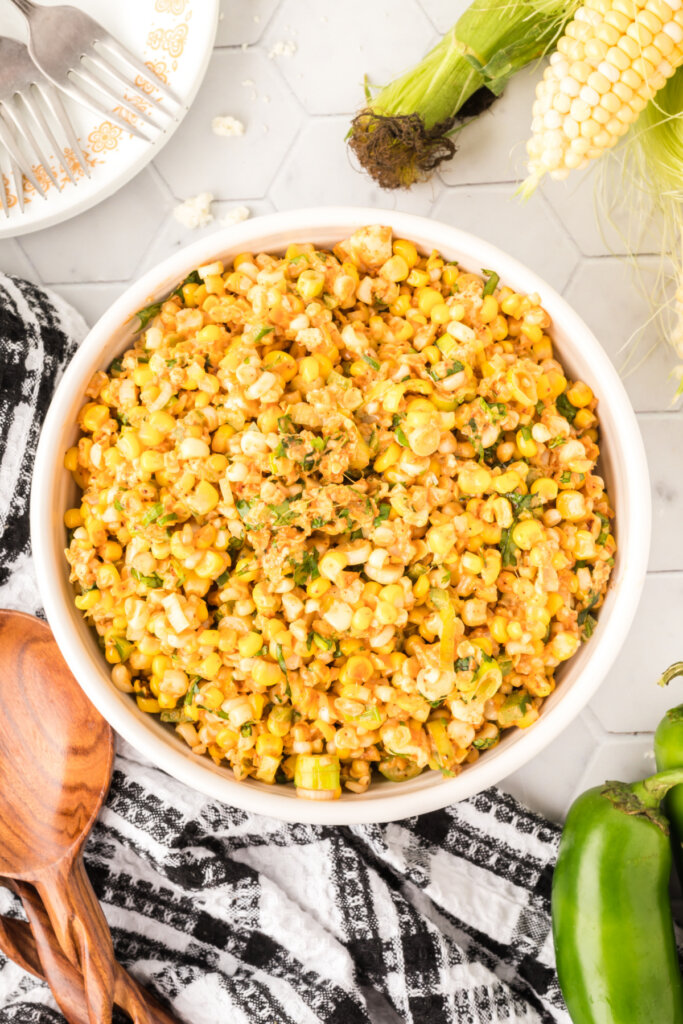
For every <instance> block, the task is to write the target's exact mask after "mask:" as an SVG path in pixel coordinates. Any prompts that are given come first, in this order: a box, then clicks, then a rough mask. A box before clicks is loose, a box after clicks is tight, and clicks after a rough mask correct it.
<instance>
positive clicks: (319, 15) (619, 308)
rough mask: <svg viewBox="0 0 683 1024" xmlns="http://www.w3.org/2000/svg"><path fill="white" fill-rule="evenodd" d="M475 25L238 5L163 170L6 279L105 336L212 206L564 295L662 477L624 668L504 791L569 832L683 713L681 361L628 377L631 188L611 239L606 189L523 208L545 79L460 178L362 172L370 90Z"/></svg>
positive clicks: (476, 142) (489, 125)
mask: <svg viewBox="0 0 683 1024" xmlns="http://www.w3.org/2000/svg"><path fill="white" fill-rule="evenodd" d="M464 6H465V2H464V0H456V2H455V3H453V0H344V2H343V3H340V2H339V0H229V2H228V0H226V2H225V3H224V16H223V18H222V20H221V23H220V27H219V32H218V39H217V45H216V51H215V54H214V56H213V58H212V62H211V65H210V67H209V71H208V74H207V77H206V80H205V82H204V85H203V86H202V88H201V90H200V92H199V95H198V97H197V99H196V101H195V104H194V106H193V108H192V111H191V112H190V114H189V115H188V116H187V118H186V120H185V121H184V123H183V124H182V126H181V127H180V129H179V130H178V132H177V133H176V135H175V136H174V138H173V139H172V140H171V142H170V143H169V144H168V145H167V147H166V148H165V149H164V150H163V151H162V152H161V153H160V154H159V156H158V157H157V159H156V160H155V161H154V163H153V164H152V165H150V166H149V167H148V168H147V169H146V170H144V171H143V172H142V173H141V174H139V175H138V177H137V178H136V179H135V180H134V181H132V182H131V183H130V184H129V185H127V186H126V187H125V188H123V189H122V190H121V191H120V192H119V193H118V194H117V195H115V196H113V197H112V198H110V199H108V200H106V201H105V202H103V203H102V204H101V205H100V206H98V207H96V208H95V209H93V210H91V211H89V212H87V213H85V214H83V215H81V216H80V217H77V218H75V219H73V220H71V221H69V222H68V223H65V224H61V225H59V226H57V227H54V228H50V229H47V230H45V231H41V232H37V233H35V234H32V235H28V236H25V237H23V238H21V239H17V240H10V241H3V242H0V269H2V270H3V271H6V272H9V273H14V274H19V275H22V276H26V277H29V278H32V279H33V280H38V281H41V282H43V283H44V284H46V285H49V286H50V287H53V288H55V289H56V290H57V291H59V292H60V293H61V294H62V295H63V296H64V297H65V298H67V299H68V300H69V301H71V302H72V303H73V304H74V305H75V306H76V307H77V308H78V309H80V311H81V312H82V313H83V314H84V316H85V317H86V319H87V320H88V321H89V322H91V323H92V322H93V321H94V320H95V319H96V318H97V317H98V316H99V314H100V313H101V312H102V311H103V310H104V309H106V307H107V306H108V305H109V304H110V303H111V302H112V300H113V299H115V298H116V297H117V296H118V295H119V294H120V293H121V292H122V291H123V290H124V288H125V287H126V285H127V284H128V283H129V282H130V281H131V280H133V279H134V278H135V277H136V276H137V275H138V274H139V273H140V272H141V271H143V270H145V269H147V268H148V267H150V266H153V265H154V264H155V263H156V262H158V261H159V260H160V259H162V258H163V257H165V256H167V255H168V254H169V253H171V252H172V251H173V250H174V249H176V248H178V247H179V246H181V245H184V244H186V243H187V242H189V241H191V240H193V239H194V238H195V237H196V235H197V232H191V231H188V230H186V229H184V228H183V227H181V225H180V224H179V223H178V222H177V221H175V220H174V219H173V217H172V209H173V207H174V206H175V205H176V204H177V202H179V201H180V200H183V199H185V198H187V197H188V196H191V195H194V194H195V193H197V192H200V191H209V192H212V193H213V194H214V195H215V197H216V199H217V202H216V203H215V204H214V214H215V217H216V220H218V219H219V218H220V217H221V216H223V215H224V213H225V212H226V211H227V210H228V209H230V208H231V207H232V206H234V205H237V204H240V205H242V204H244V205H246V206H248V207H249V208H250V210H251V212H252V215H256V214H259V213H263V212H267V211H271V210H273V209H287V208H293V207H296V206H302V205H314V204H317V203H348V204H363V205H368V206H373V207H376V208H380V209H381V208H402V209H405V210H408V211H411V212H415V213H420V214H424V215H432V216H434V217H437V218H439V219H442V220H445V221H448V222H449V223H453V224H457V225H458V226H459V227H463V228H465V229H467V230H469V231H472V232H474V233H476V234H479V235H481V236H483V237H484V238H487V239H489V240H490V241H492V242H494V243H496V244H498V245H499V246H500V247H501V248H503V249H506V250H508V251H509V252H511V253H512V254H514V255H515V256H517V257H519V258H520V259H522V260H524V261H525V262H526V263H528V264H529V265H530V266H531V267H533V268H534V269H535V270H537V271H538V272H539V273H540V274H541V275H542V276H543V277H545V278H546V279H547V280H548V281H549V282H550V283H551V284H552V285H554V286H555V287H556V288H558V289H559V290H560V291H562V292H563V293H564V294H565V295H566V297H567V298H568V300H569V301H570V302H571V303H572V304H573V305H574V307H575V308H576V309H577V310H578V312H579V313H580V314H581V315H582V316H583V317H584V318H585V319H586V320H587V322H588V323H589V325H590V326H591V327H592V328H593V330H594V331H595V332H596V333H597V335H598V337H599V338H600V340H601V341H602V343H603V345H604V346H605V348H606V350H607V351H608V353H609V354H610V356H611V358H612V359H613V361H614V362H615V364H616V365H617V366H618V367H619V368H620V369H622V370H623V371H624V375H625V382H626V386H627V389H628V391H629V394H630V396H631V399H632V401H633V403H634V406H635V408H636V410H637V412H638V415H639V419H640V423H641V427H642V430H643V435H644V438H645V443H646V446H647V450H648V455H649V459H650V468H651V473H652V482H653V490H654V498H655V515H654V535H653V537H654V539H653V544H652V551H651V556H650V574H649V576H648V580H647V585H646V587H645V592H644V595H643V600H642V603H641V608H640V611H639V613H638V617H637V620H636V622H635V625H634V628H633V630H632V631H631V634H630V636H629V639H628V641H627V643H626V646H625V648H624V650H623V651H622V654H621V656H620V657H619V659H618V662H617V664H616V665H615V667H614V669H613V670H612V672H611V673H610V675H609V677H608V679H607V680H606V681H605V683H604V685H603V687H602V689H601V690H600V692H599V693H598V694H597V696H596V697H595V699H594V700H593V702H592V703H591V705H590V707H589V708H587V709H586V710H585V711H584V712H583V714H581V715H580V716H579V718H578V719H577V720H576V721H575V722H574V723H573V725H572V726H571V727H570V728H568V729H567V730H566V732H565V733H564V734H563V736H562V737H560V739H559V740H558V741H557V742H556V743H555V744H554V745H553V746H552V747H551V748H550V749H548V750H546V751H545V752H544V753H542V754H541V755H540V756H538V757H537V758H536V759H535V760H534V761H532V762H530V763H529V764H528V765H527V766H526V767H525V768H524V769H522V770H521V771H519V772H517V773H516V774H515V775H514V776H512V777H511V778H509V779H508V780H507V781H506V783H505V786H506V787H507V788H509V789H510V790H511V791H512V792H514V793H515V794H517V795H519V796H520V797H521V798H522V799H524V800H526V801H527V802H528V803H529V804H530V805H531V806H532V807H534V808H536V809H538V810H540V811H543V812H545V813H547V814H548V815H550V816H552V817H555V818H560V817H561V816H562V815H563V814H564V813H565V812H566V809H567V807H568V805H569V802H570V800H571V799H572V796H573V795H574V794H575V793H576V792H577V791H578V790H580V789H581V788H583V787H585V786H586V785H590V784H593V783H594V782H597V781H601V780H602V779H604V778H627V779H628V778H636V777H638V776H639V775H641V774H642V773H644V772H646V771H647V770H649V769H650V768H651V767H652V764H653V762H652V757H651V736H650V733H651V732H652V731H653V729H654V727H655V726H656V724H657V721H658V719H659V717H660V716H661V714H662V712H663V711H664V710H665V709H666V708H667V707H668V706H670V705H671V704H674V703H679V702H680V700H681V693H679V689H680V690H681V691H683V686H676V684H672V688H671V690H670V692H665V691H661V690H659V689H658V688H657V687H656V686H655V679H656V678H657V676H658V675H659V673H660V672H661V671H662V670H663V669H664V668H665V667H666V666H667V665H668V664H669V662H670V661H673V660H675V659H677V658H681V657H683V630H681V628H680V626H679V621H680V619H681V609H682V608H683V475H681V473H680V468H679V467H680V454H679V453H680V452H681V439H683V420H682V418H681V415H682V414H681V412H680V411H679V410H678V408H677V407H674V406H673V405H672V403H671V397H672V394H673V390H674V388H673V384H672V383H671V381H670V380H669V379H668V374H669V372H670V370H671V369H672V366H673V364H674V360H673V358H672V356H671V354H670V353H669V352H668V351H667V350H666V348H664V347H663V346H657V345H656V335H655V332H654V331H653V330H650V331H647V332H646V333H645V336H644V338H643V339H642V340H641V343H640V347H639V349H638V350H637V353H636V355H635V357H633V355H632V358H631V359H630V360H628V367H627V366H626V364H627V354H628V352H629V351H631V350H630V349H628V348H627V342H628V339H629V338H630V337H631V334H632V332H633V330H634V328H635V327H636V326H637V325H639V324H641V323H644V322H645V321H646V320H647V318H648V315H649V307H648V301H647V298H646V297H645V295H644V293H643V292H644V291H647V290H648V289H653V288H654V285H655V281H656V277H657V271H658V268H659V259H658V257H656V255H649V256H647V255H646V256H645V257H644V258H642V259H641V260H640V271H641V280H640V283H639V281H638V280H637V279H636V277H635V275H634V272H633V270H632V267H631V265H630V264H629V263H628V262H626V261H624V260H620V259H619V258H617V257H616V256H615V255H614V253H615V252H620V251H623V225H624V213H623V210H624V206H623V203H621V200H620V190H619V187H618V185H617V186H615V187H614V188H613V195H614V197H615V198H616V203H615V209H614V210H613V211H612V217H611V218H610V222H609V223H608V224H607V225H606V226H605V227H603V229H602V230H601V229H600V228H599V227H598V225H597V221H596V216H595V210H594V206H595V189H596V182H595V176H594V175H593V174H592V173H588V174H584V175H578V176H576V177H575V178H574V179H570V181H569V182H568V183H566V184H552V183H551V184H549V185H545V186H544V187H543V188H542V190H540V191H539V193H538V194H537V195H536V196H534V197H533V198H532V199H531V200H530V201H528V202H527V203H523V202H521V201H520V200H519V199H517V198H516V197H515V195H514V191H515V181H516V180H518V178H519V177H520V174H521V172H522V169H523V159H524V141H525V138H526V134H527V130H528V125H529V110H530V103H531V97H532V95H533V89H534V83H535V80H536V78H537V77H538V70H537V69H536V70H534V71H533V72H532V73H525V74H521V75H519V76H518V77H517V79H516V80H515V81H513V83H512V84H511V85H510V86H509V88H508V90H507V93H506V95H505V96H504V97H503V99H502V100H501V101H500V102H499V103H498V104H496V105H495V106H494V108H493V109H492V110H491V111H489V112H488V113H486V114H485V115H484V116H482V117H481V118H480V119H479V120H478V121H477V122H475V123H474V124H473V125H471V126H469V127H468V128H467V130H466V131H464V132H463V133H462V136H461V144H460V150H459V152H458V154H457V155H456V157H455V159H454V160H453V161H452V162H451V163H450V165H447V166H446V167H444V168H443V169H442V171H441V172H440V174H439V175H438V176H437V177H436V178H434V179H433V180H432V181H431V182H430V183H428V184H424V185H421V186H419V187H418V188H415V189H413V190H412V191H411V192H407V193H405V192H401V193H395V192H394V193H390V192H382V191H381V190H379V189H378V188H377V187H376V186H375V185H374V184H373V183H372V181H370V179H369V178H367V177H366V176H364V175H362V174H360V173H359V172H358V171H357V170H356V168H355V167H354V166H353V165H352V162H351V161H350V159H349V155H348V153H347V150H346V146H345V142H344V136H345V134H346V131H347V128H348V123H349V115H350V114H352V112H353V111H354V109H355V108H356V107H357V106H358V105H359V104H360V103H361V102H362V97H363V92H362V86H363V76H364V75H365V74H366V73H367V74H368V76H369V79H370V81H371V82H374V83H381V82H383V81H386V80H387V79H388V78H390V77H391V76H393V75H395V74H396V73H398V72H399V71H401V70H403V69H404V67H405V66H407V65H409V64H411V63H413V62H414V61H415V60H416V59H417V58H418V57H419V56H420V55H421V53H422V52H424V51H425V50H426V49H427V48H428V47H429V46H430V45H432V44H433V43H434V42H435V41H436V40H437V39H438V37H439V33H440V32H443V31H445V30H446V29H448V28H449V26H450V25H451V24H452V22H453V20H454V19H455V18H456V17H457V14H458V11H459V10H460V9H461V8H462V7H464ZM359 27H362V31H361V30H360V28H359ZM280 41H283V42H290V41H291V42H292V43H293V44H295V46H296V51H295V52H294V53H293V54H292V55H290V56H286V55H285V56H279V57H274V58H273V57H269V54H270V52H271V51H272V49H273V47H274V45H275V44H276V43H277V42H280ZM243 44H247V45H246V46H244V45H243ZM245 82H249V83H253V84H249V85H245V84H244V83H245ZM219 114H231V115H233V116H235V117H239V118H240V119H241V120H243V121H244V123H245V125H246V131H245V134H244V136H242V137H240V138H218V137H216V136H215V135H213V134H212V133H211V127H210V125H211V119H212V118H213V117H215V116H216V115H219ZM643 223H644V225H645V230H644V232H643V237H642V240H641V242H640V244H639V246H638V248H639V249H640V250H641V252H642V253H645V254H648V253H649V254H654V253H657V251H658V249H659V248H660V247H661V241H660V240H658V234H657V225H656V222H653V220H652V219H651V218H649V217H648V216H647V215H645V217H644V219H643ZM204 230H205V231H210V230H212V226H209V227H208V228H206V229H204ZM627 371H628V372H627Z"/></svg>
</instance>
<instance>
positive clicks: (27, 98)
mask: <svg viewBox="0 0 683 1024" xmlns="http://www.w3.org/2000/svg"><path fill="white" fill-rule="evenodd" d="M43 105H44V106H45V108H46V109H47V112H48V114H49V115H51V119H52V120H53V121H54V122H56V124H58V125H59V127H60V128H61V130H62V132H63V134H64V138H65V139H66V142H67V145H68V147H69V149H70V151H71V153H72V154H73V160H74V161H75V163H76V165H77V166H80V168H81V170H82V171H83V172H84V173H85V174H87V175H88V177H89V176H90V169H89V167H88V164H87V161H86V159H85V157H84V156H83V153H82V151H81V147H80V145H79V143H78V139H77V137H76V133H75V131H74V129H73V127H72V124H71V121H70V120H69V118H68V116H67V113H66V111H65V109H64V105H63V104H62V101H61V99H60V97H59V94H58V92H57V91H56V90H55V89H54V88H53V86H52V85H51V84H50V82H48V81H47V79H46V78H44V77H43V75H42V74H41V73H40V71H39V70H38V68H37V67H36V66H35V64H34V63H33V61H32V60H31V57H30V55H29V52H28V50H27V49H26V47H25V46H24V44H23V43H19V42H17V41H16V40H15V39H7V38H5V37H1V36H0V143H2V146H4V148H5V149H6V150H7V154H8V156H9V162H10V172H11V176H12V178H13V179H14V188H15V192H16V195H17V202H18V204H19V209H20V210H21V211H22V212H23V209H24V189H23V179H22V175H23V176H24V177H25V178H26V179H27V180H28V181H30V182H31V184H32V185H33V187H34V189H35V190H36V192H37V193H38V194H39V195H41V196H42V197H43V198H44V199H45V198H46V193H45V188H44V187H43V185H42V184H41V182H40V180H39V178H38V177H36V174H35V173H34V171H33V166H32V165H35V164H40V165H41V166H42V168H43V170H44V171H45V174H46V175H47V176H48V177H49V178H50V180H51V181H52V182H53V184H54V185H55V186H56V187H57V188H58V189H60V190H61V185H60V184H59V182H58V180H57V178H56V177H55V175H54V173H53V171H52V168H51V166H50V155H52V156H54V157H55V158H56V160H58V161H59V163H60V165H61V167H62V169H63V170H64V171H65V173H66V175H67V176H68V177H69V178H70V179H71V181H72V182H73V183H74V184H76V179H75V178H74V176H73V172H72V170H71V167H70V164H69V159H68V158H67V156H66V154H65V152H64V146H63V145H62V144H60V143H59V142H58V141H57V138H56V137H55V134H54V132H53V130H52V128H51V127H50V120H49V119H48V118H46V117H45V113H44V108H43ZM36 129H37V130H38V132H37V133H36ZM41 136H42V140H43V141H46V142H47V143H48V146H49V148H48V149H45V147H44V145H43V144H42V142H41V141H40V138H41ZM0 206H2V210H3V212H4V213H5V216H9V200H8V196H7V195H6V192H5V186H4V182H3V180H2V173H1V172H0Z"/></svg>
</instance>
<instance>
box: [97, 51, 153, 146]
mask: <svg viewBox="0 0 683 1024" xmlns="http://www.w3.org/2000/svg"><path fill="white" fill-rule="evenodd" d="M87 60H88V62H89V63H87V64H86V63H85V60H84V59H82V60H81V65H80V67H79V69H78V74H79V75H81V76H82V78H83V79H84V81H86V82H87V83H88V84H89V85H91V86H93V87H96V88H98V89H100V90H101V91H102V92H104V93H107V95H108V96H109V97H110V99H111V100H112V102H116V103H118V104H119V105H120V106H122V107H123V108H124V109H125V110H127V111H128V112H129V113H131V114H134V115H135V116H136V117H139V118H140V120H141V121H144V123H145V124H147V125H149V127H150V128H154V130H155V131H158V132H159V131H162V130H163V129H162V127H161V126H160V125H158V124H157V123H156V122H155V121H153V120H152V118H151V117H150V116H149V114H146V113H145V112H144V111H142V110H139V109H138V107H136V106H135V104H134V103H132V102H131V101H130V100H128V99H126V98H125V96H119V95H118V90H117V91H114V87H113V86H112V85H110V83H109V82H107V80H106V78H103V77H102V75H108V74H110V72H109V69H108V68H107V67H106V65H105V64H104V62H100V60H96V59H94V58H93V57H91V55H90V54H88V55H87ZM91 65H92V66H91ZM95 69H97V70H98V71H100V72H101V74H97V71H96V70H95ZM112 77H113V78H116V76H115V75H112ZM123 82H124V86H125V87H126V88H128V83H127V82H126V80H125V79H123Z"/></svg>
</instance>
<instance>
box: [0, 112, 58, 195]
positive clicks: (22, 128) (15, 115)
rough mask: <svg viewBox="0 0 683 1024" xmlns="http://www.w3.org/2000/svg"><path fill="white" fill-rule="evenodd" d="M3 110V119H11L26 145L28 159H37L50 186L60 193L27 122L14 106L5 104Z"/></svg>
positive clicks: (48, 163)
mask: <svg viewBox="0 0 683 1024" xmlns="http://www.w3.org/2000/svg"><path fill="white" fill-rule="evenodd" d="M4 108H5V117H10V118H11V119H12V123H13V124H14V127H15V128H16V130H17V131H18V133H19V136H20V138H22V139H23V140H24V142H25V143H26V145H27V147H28V150H27V152H28V153H29V157H32V158H34V159H37V161H38V163H39V164H40V165H41V166H42V168H43V170H44V171H45V173H46V174H47V176H48V178H49V179H50V181H51V182H52V184H53V185H54V186H55V187H56V188H57V191H58V192H61V191H62V189H61V186H60V184H59V182H58V181H57V179H56V178H55V176H54V173H53V171H52V168H51V167H50V161H49V159H48V157H47V156H46V155H45V151H44V150H43V149H42V148H41V146H40V145H39V143H38V140H37V139H36V137H35V135H34V134H33V132H32V131H31V128H30V126H29V124H28V122H27V121H25V120H24V119H23V118H22V117H21V116H20V114H19V111H18V110H17V109H16V107H15V106H13V105H11V104H9V103H5V104H4Z"/></svg>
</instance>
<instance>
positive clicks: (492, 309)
mask: <svg viewBox="0 0 683 1024" xmlns="http://www.w3.org/2000/svg"><path fill="white" fill-rule="evenodd" d="M497 316H498V300H497V299H495V298H494V297H493V295H485V296H484V301H483V302H482V304H481V309H480V310H479V319H480V320H481V322H482V323H483V324H490V323H491V321H492V320H495V318H496V317H497Z"/></svg>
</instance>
